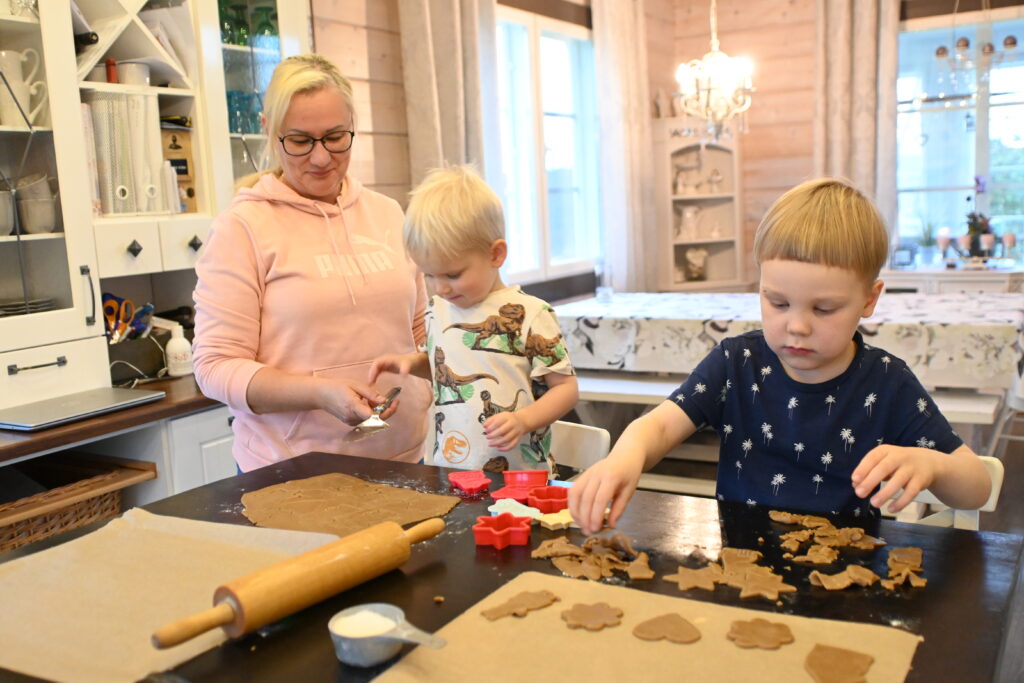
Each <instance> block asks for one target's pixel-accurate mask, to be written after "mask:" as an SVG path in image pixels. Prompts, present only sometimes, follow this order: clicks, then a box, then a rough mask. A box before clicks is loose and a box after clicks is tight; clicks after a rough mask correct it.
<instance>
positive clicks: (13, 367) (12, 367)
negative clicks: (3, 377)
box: [7, 356, 68, 375]
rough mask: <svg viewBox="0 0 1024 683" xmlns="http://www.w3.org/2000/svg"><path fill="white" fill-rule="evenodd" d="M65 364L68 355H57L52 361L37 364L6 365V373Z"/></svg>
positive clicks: (13, 373) (15, 373)
mask: <svg viewBox="0 0 1024 683" xmlns="http://www.w3.org/2000/svg"><path fill="white" fill-rule="evenodd" d="M67 364H68V357H67V356H57V360H55V361H53V362H52V363H40V364H39V365H25V366H23V367H20V368H19V367H18V366H17V365H8V366H7V374H8V375H17V374H18V373H19V372H25V371H26V370H36V369H37V368H48V367H50V366H52V365H56V366H57V367H63V366H65V365H67Z"/></svg>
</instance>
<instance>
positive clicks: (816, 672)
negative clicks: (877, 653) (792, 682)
mask: <svg viewBox="0 0 1024 683" xmlns="http://www.w3.org/2000/svg"><path fill="white" fill-rule="evenodd" d="M874 662H875V660H874V658H873V657H871V656H870V655H866V654H863V653H861V652H854V651H853V650H845V649H843V648H841V647H832V646H831V645H822V644H821V643H818V644H817V645H815V646H814V649H813V650H811V651H810V653H809V654H808V655H807V659H806V660H804V668H806V669H807V673H809V674H811V678H813V679H814V680H815V681H817V683H864V681H865V680H866V678H865V677H866V675H867V672H868V669H870V668H871V665H872V664H873V663H874Z"/></svg>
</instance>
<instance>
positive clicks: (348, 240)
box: [335, 194, 367, 285]
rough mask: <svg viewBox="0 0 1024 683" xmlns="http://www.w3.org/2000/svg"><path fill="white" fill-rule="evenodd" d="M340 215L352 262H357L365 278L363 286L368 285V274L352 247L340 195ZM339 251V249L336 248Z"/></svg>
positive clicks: (361, 274)
mask: <svg viewBox="0 0 1024 683" xmlns="http://www.w3.org/2000/svg"><path fill="white" fill-rule="evenodd" d="M338 213H339V214H340V215H341V228H342V230H344V231H345V241H346V242H348V250H349V253H350V254H352V260H353V261H355V262H356V269H357V270H358V271H359V276H360V277H361V278H363V284H364V285H365V284H367V281H366V272H365V271H364V270H363V265H362V264H361V263H359V257H358V256H356V250H355V248H354V247H353V246H352V236H351V235H350V234H349V231H348V221H346V220H345V207H343V206H342V205H341V195H340V194H339V195H338ZM335 249H337V247H335Z"/></svg>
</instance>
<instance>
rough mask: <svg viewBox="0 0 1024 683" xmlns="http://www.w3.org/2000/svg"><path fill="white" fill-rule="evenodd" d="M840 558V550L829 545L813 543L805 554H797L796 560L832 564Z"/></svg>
mask: <svg viewBox="0 0 1024 683" xmlns="http://www.w3.org/2000/svg"><path fill="white" fill-rule="evenodd" d="M838 559H839V551H838V550H836V549H835V548H832V547H830V546H827V545H812V546H811V547H810V548H808V549H807V553H806V554H805V555H797V556H796V557H794V558H793V561H794V562H810V563H812V564H832V563H833V562H835V561H836V560H838Z"/></svg>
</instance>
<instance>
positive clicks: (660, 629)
mask: <svg viewBox="0 0 1024 683" xmlns="http://www.w3.org/2000/svg"><path fill="white" fill-rule="evenodd" d="M633 635H634V636H636V637H637V638H640V639H641V640H662V639H665V640H669V641H671V642H673V643H683V644H686V643H696V642H697V641H698V640H700V631H698V630H697V627H696V626H694V625H693V624H691V623H690V622H689V621H688V620H686V619H685V618H683V616H682V615H679V614H676V613H675V612H670V613H669V614H662V615H661V616H660V617H654V618H653V619H648V620H647V621H643V622H641V623H639V624H637V625H636V628H634V629H633Z"/></svg>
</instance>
